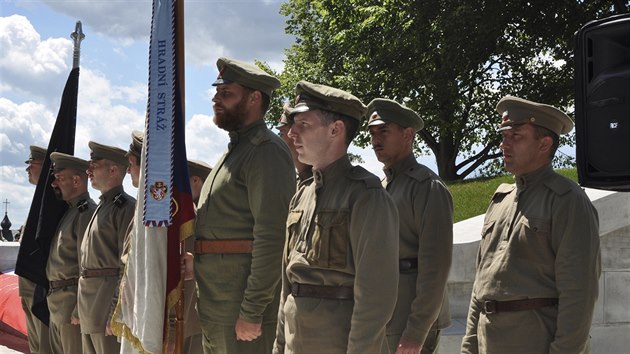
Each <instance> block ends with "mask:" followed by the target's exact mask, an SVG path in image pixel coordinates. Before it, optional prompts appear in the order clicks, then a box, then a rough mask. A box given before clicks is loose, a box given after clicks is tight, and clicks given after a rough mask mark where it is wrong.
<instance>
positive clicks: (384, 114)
mask: <svg viewBox="0 0 630 354" xmlns="http://www.w3.org/2000/svg"><path fill="white" fill-rule="evenodd" d="M367 114H368V126H373V125H381V124H385V123H387V122H392V123H396V124H398V125H400V126H401V127H403V128H413V130H414V131H415V132H418V131H420V130H421V129H422V128H424V121H422V118H420V116H419V115H418V113H416V112H414V111H413V110H411V109H409V108H407V107H405V106H403V105H401V104H400V103H398V102H396V101H392V100H388V99H385V98H375V99H373V100H372V102H370V104H369V105H368V107H367Z"/></svg>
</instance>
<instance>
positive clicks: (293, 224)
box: [285, 210, 304, 261]
mask: <svg viewBox="0 0 630 354" xmlns="http://www.w3.org/2000/svg"><path fill="white" fill-rule="evenodd" d="M303 213H304V212H303V211H302V210H291V211H290V212H289V215H288V216H287V246H286V255H285V256H286V257H287V261H288V260H289V254H291V250H293V249H295V243H296V242H297V238H298V235H297V232H298V230H299V223H300V219H302V214H303Z"/></svg>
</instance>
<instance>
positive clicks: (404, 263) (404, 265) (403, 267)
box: [398, 258, 418, 272]
mask: <svg viewBox="0 0 630 354" xmlns="http://www.w3.org/2000/svg"><path fill="white" fill-rule="evenodd" d="M413 269H418V258H405V259H399V260H398V270H399V271H401V272H404V271H407V270H413Z"/></svg>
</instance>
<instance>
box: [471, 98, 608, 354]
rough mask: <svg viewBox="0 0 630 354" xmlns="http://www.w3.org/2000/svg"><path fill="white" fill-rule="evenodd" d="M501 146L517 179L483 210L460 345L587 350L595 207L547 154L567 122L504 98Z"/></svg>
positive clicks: (493, 350) (477, 349)
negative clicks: (472, 279)
mask: <svg viewBox="0 0 630 354" xmlns="http://www.w3.org/2000/svg"><path fill="white" fill-rule="evenodd" d="M497 111H498V112H499V113H500V114H502V122H501V127H500V129H499V130H500V131H501V134H502V135H503V141H502V142H501V145H500V146H501V150H503V161H504V164H505V169H506V170H508V171H509V172H511V173H512V174H513V175H514V179H515V182H516V184H502V185H501V186H499V188H497V191H496V192H495V193H494V196H493V197H492V200H491V202H490V206H489V207H488V211H487V213H486V217H485V221H484V226H483V229H482V239H481V241H480V243H479V254H478V257H477V274H476V278H475V283H474V285H473V292H472V296H471V301H470V308H469V311H468V320H467V325H466V335H465V336H464V339H463V342H462V353H487V354H504V353H565V354H577V353H588V352H590V340H589V330H590V327H591V320H592V317H593V307H594V305H595V301H596V300H597V292H598V281H599V275H600V271H601V264H600V249H599V222H598V216H597V212H596V210H595V208H594V207H593V205H592V204H591V202H590V201H589V199H588V197H587V196H586V194H585V193H584V191H583V190H582V189H581V188H580V187H579V186H578V185H577V184H575V183H574V182H573V181H571V180H569V179H567V178H565V177H562V176H560V175H558V174H556V173H555V172H554V171H553V169H552V167H551V161H552V158H553V156H554V154H555V151H556V149H557V147H558V144H559V135H560V134H566V133H568V132H569V131H571V129H572V128H573V122H572V121H571V119H570V118H569V117H568V116H567V115H566V114H564V113H563V112H562V111H560V110H558V109H556V108H555V107H552V106H548V105H545V104H541V103H536V102H531V101H527V100H524V99H521V98H517V97H512V96H506V97H504V98H502V99H501V100H500V101H499V103H498V104H497Z"/></svg>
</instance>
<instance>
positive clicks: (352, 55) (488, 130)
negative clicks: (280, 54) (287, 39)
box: [270, 0, 629, 180]
mask: <svg viewBox="0 0 630 354" xmlns="http://www.w3.org/2000/svg"><path fill="white" fill-rule="evenodd" d="M628 7H629V6H628V2H626V1H616V2H615V5H612V3H611V2H606V1H570V0H564V1H549V0H529V1H517V0H460V1H454V0H422V1H420V0H417V1H411V0H383V1H375V0H289V1H287V2H286V3H285V4H283V6H282V8H281V13H282V14H283V15H284V16H286V17H287V22H286V23H287V27H286V32H287V33H288V34H291V35H293V36H295V37H296V42H295V44H294V45H293V46H291V47H290V48H288V49H287V50H286V54H287V59H286V61H285V70H284V71H283V73H282V74H281V75H280V78H281V81H282V82H283V86H282V87H281V88H280V90H279V95H278V99H279V100H280V101H283V100H290V99H291V98H292V97H294V87H295V84H296V83H297V81H299V80H307V81H312V82H316V83H323V84H327V85H331V86H335V87H339V88H342V89H345V90H348V91H350V92H352V93H353V94H355V95H356V96H358V97H361V98H362V99H363V100H364V102H365V103H366V104H367V103H368V102H369V101H370V100H372V99H374V98H376V97H386V98H391V99H394V100H397V101H399V102H404V103H405V104H406V105H407V106H408V107H410V108H412V109H414V110H416V111H417V112H418V113H420V115H421V116H422V117H423V119H424V120H425V129H424V130H422V131H421V132H420V133H419V134H420V136H421V138H422V141H421V142H420V143H418V144H417V146H416V150H417V151H419V152H421V153H422V152H425V153H426V152H428V151H429V150H430V151H431V152H433V154H434V155H435V156H436V160H437V161H436V162H437V166H438V173H439V174H440V176H441V177H442V178H443V179H445V180H458V179H463V178H465V177H466V176H468V175H469V174H470V173H471V172H473V171H474V170H475V169H477V168H479V167H480V166H483V165H484V164H486V163H491V162H492V160H493V159H495V158H496V157H498V156H499V150H498V143H499V138H500V137H499V135H498V134H497V133H496V128H497V122H498V121H499V117H498V114H497V113H496V112H495V111H494V107H495V105H496V103H497V102H498V101H499V99H500V98H501V97H503V96H505V95H507V94H511V95H515V96H520V97H524V98H528V99H531V100H534V101H539V102H545V103H548V104H552V105H555V106H559V107H563V108H568V107H571V104H572V97H573V59H572V58H573V34H574V32H575V31H576V30H577V29H579V28H580V27H581V26H582V25H584V24H585V23H587V22H588V21H591V20H594V19H597V18H602V17H606V16H609V15H611V14H613V13H616V12H626V11H627V9H628ZM280 109H281V106H275V105H274V107H273V108H272V110H271V112H270V119H271V120H274V119H277V118H274V117H278V116H279V112H280ZM362 131H363V132H362V134H361V135H360V136H359V137H357V139H356V140H355V143H357V144H358V145H360V146H366V145H367V144H369V136H368V135H367V134H366V132H365V129H364V130H362ZM457 158H459V160H456V159H457Z"/></svg>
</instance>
